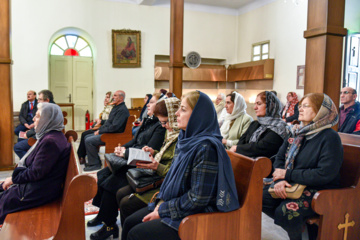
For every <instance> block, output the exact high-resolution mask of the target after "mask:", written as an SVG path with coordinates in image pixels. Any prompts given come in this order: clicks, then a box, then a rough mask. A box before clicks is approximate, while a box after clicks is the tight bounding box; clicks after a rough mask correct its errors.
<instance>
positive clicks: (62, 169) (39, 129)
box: [0, 103, 71, 224]
mask: <svg viewBox="0 0 360 240" xmlns="http://www.w3.org/2000/svg"><path fill="white" fill-rule="evenodd" d="M33 120H34V125H35V132H36V138H37V142H36V143H35V144H34V145H33V146H32V147H31V148H30V149H29V151H28V152H27V153H26V154H25V155H24V156H23V158H22V159H21V160H20V162H19V163H18V166H17V167H16V168H15V169H14V172H13V174H12V177H9V178H7V179H6V180H5V182H3V183H2V184H1V186H0V224H2V223H3V222H4V220H5V217H6V215H7V214H9V213H12V212H18V211H21V210H24V209H28V208H33V207H37V206H41V205H44V204H46V203H48V202H51V201H53V200H55V199H57V198H58V197H60V196H61V194H62V192H63V184H64V181H65V177H66V171H67V165H68V163H69V157H70V151H71V145H70V144H69V143H68V142H67V140H66V138H65V136H64V134H63V133H62V132H61V131H62V130H63V128H64V124H63V122H64V117H63V114H62V111H61V109H60V107H59V106H58V105H55V104H52V103H40V104H38V111H37V112H36V115H35V117H34V119H33Z"/></svg>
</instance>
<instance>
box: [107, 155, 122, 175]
mask: <svg viewBox="0 0 360 240" xmlns="http://www.w3.org/2000/svg"><path fill="white" fill-rule="evenodd" d="M105 161H106V164H107V165H108V167H109V169H110V171H111V172H112V173H113V174H115V175H116V173H118V172H119V171H120V169H121V168H123V167H124V166H126V165H127V160H125V159H124V158H122V157H119V156H116V155H115V153H106V154H105Z"/></svg>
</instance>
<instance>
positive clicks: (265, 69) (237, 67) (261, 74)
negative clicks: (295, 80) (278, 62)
mask: <svg viewBox="0 0 360 240" xmlns="http://www.w3.org/2000/svg"><path fill="white" fill-rule="evenodd" d="M273 78H274V59H266V60H260V61H253V62H246V63H239V64H233V65H230V66H229V68H228V82H237V81H249V80H250V81H253V80H273Z"/></svg>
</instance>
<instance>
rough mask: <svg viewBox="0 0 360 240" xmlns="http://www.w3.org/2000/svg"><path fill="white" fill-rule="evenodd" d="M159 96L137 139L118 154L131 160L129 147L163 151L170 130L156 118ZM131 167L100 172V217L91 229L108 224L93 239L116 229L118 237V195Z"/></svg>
mask: <svg viewBox="0 0 360 240" xmlns="http://www.w3.org/2000/svg"><path fill="white" fill-rule="evenodd" d="M159 97H160V93H155V94H153V96H152V98H151V100H150V102H149V104H148V106H147V108H148V111H147V113H148V116H149V117H147V118H145V119H144V122H143V124H142V125H141V127H140V129H139V131H138V132H137V133H136V134H135V137H134V138H133V139H132V140H131V141H129V142H128V143H126V144H125V145H124V146H123V147H116V148H115V154H116V155H118V156H119V157H123V158H125V159H127V158H128V149H129V148H143V147H144V146H146V145H147V146H149V147H151V148H152V149H154V150H159V149H160V148H161V145H162V143H163V141H164V136H165V131H166V130H165V128H163V127H161V123H160V122H159V119H158V118H157V117H155V116H154V110H155V106H156V102H157V100H158V98H159ZM129 168H130V167H129V166H127V165H126V166H123V167H122V168H121V169H120V170H119V171H117V172H114V173H112V172H111V170H110V169H109V167H106V168H104V169H102V170H100V171H99V172H98V173H97V177H98V182H97V185H98V191H97V193H96V195H95V197H94V199H93V205H95V206H97V207H99V208H100V209H99V213H98V215H97V216H96V217H95V218H94V219H92V220H90V221H89V222H88V223H87V226H88V227H91V226H96V225H99V224H101V223H102V222H103V221H104V222H105V223H106V224H105V225H104V227H103V228H101V229H100V230H99V231H97V232H95V233H93V234H91V235H90V238H91V239H106V237H105V238H103V235H104V233H106V232H107V229H110V230H114V229H115V230H114V231H113V233H114V236H116V234H115V232H116V229H117V230H118V226H117V225H116V217H117V215H118V211H117V209H118V203H117V202H116V192H117V190H118V189H120V188H122V187H124V186H126V185H128V181H127V179H126V172H127V170H128V169H129ZM107 227H108V228H107ZM110 235H111V234H110ZM110 235H108V236H110ZM108 236H107V237H108Z"/></svg>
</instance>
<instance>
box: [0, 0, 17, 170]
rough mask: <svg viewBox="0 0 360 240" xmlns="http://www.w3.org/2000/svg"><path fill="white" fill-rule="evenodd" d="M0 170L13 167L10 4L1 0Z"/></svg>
mask: <svg viewBox="0 0 360 240" xmlns="http://www.w3.org/2000/svg"><path fill="white" fill-rule="evenodd" d="M0 6H1V7H0V86H1V88H0V96H1V118H0V170H5V169H9V168H11V167H13V165H14V164H13V146H14V143H13V140H14V127H13V103H12V96H11V81H10V65H11V59H10V4H9V0H0Z"/></svg>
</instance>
